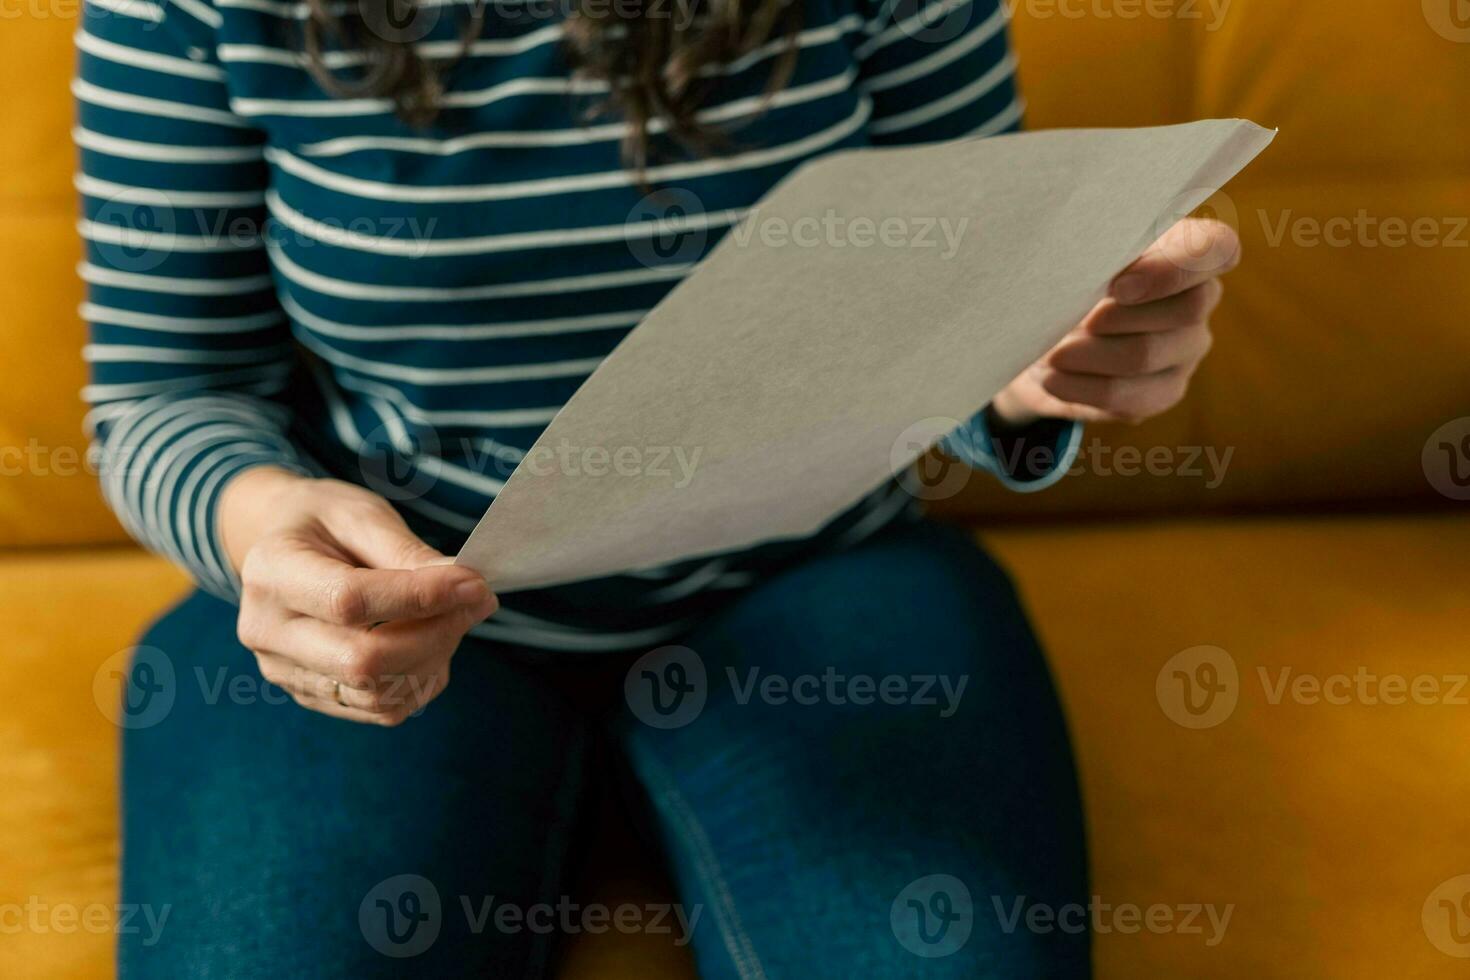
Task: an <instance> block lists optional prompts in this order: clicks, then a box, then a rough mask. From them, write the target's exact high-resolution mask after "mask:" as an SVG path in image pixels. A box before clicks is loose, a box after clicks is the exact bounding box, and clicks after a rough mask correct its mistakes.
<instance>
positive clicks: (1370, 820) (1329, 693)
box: [977, 517, 1470, 978]
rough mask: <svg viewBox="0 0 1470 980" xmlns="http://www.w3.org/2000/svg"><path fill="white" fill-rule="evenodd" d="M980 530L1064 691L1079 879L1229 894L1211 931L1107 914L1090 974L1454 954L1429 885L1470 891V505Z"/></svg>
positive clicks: (1462, 945)
mask: <svg viewBox="0 0 1470 980" xmlns="http://www.w3.org/2000/svg"><path fill="white" fill-rule="evenodd" d="M986 537H987V539H988V540H989V542H990V544H991V545H992V547H993V548H994V549H995V551H996V552H997V553H998V554H999V556H1000V557H1001V559H1002V561H1003V563H1005V564H1007V565H1008V566H1009V567H1010V569H1011V570H1012V572H1013V574H1014V576H1015V578H1016V579H1017V581H1018V582H1019V583H1020V585H1021V586H1022V592H1023V595H1024V598H1025V600H1026V602H1027V605H1028V606H1029V607H1030V610H1031V612H1032V614H1033V618H1034V620H1035V622H1036V623H1037V624H1038V626H1039V629H1040V633H1041V636H1042V639H1043V642H1044V645H1045V646H1046V648H1047V650H1048V652H1049V654H1050V657H1051V660H1052V665H1053V669H1054V670H1055V672H1056V674H1057V676H1058V681H1059V684H1060V686H1061V689H1062V693H1063V698H1064V701H1065V702H1066V705H1067V710H1068V715H1069V718H1070V721H1071V726H1072V731H1073V736H1074V739H1075V741H1076V743H1077V747H1078V752H1079V755H1080V765H1081V770H1082V783H1083V786H1082V789H1083V797H1084V799H1085V800H1086V806H1087V810H1088V814H1087V815H1088V826H1089V835H1090V843H1091V863H1092V867H1093V891H1094V892H1095V893H1096V894H1098V895H1099V896H1101V900H1102V901H1103V902H1104V903H1109V904H1111V905H1113V906H1114V907H1115V908H1116V907H1117V906H1119V905H1133V906H1136V907H1138V908H1140V909H1147V908H1149V907H1150V906H1152V905H1162V906H1172V907H1174V908H1175V909H1178V908H1179V907H1181V906H1187V905H1191V904H1201V905H1203V904H1211V903H1213V904H1214V905H1215V906H1216V908H1217V910H1221V914H1223V909H1224V907H1225V906H1228V905H1233V906H1234V911H1233V913H1232V916H1231V918H1230V920H1229V923H1228V926H1227V928H1226V930H1225V933H1224V938H1223V941H1221V942H1219V943H1218V944H1216V945H1214V946H1208V945H1206V943H1205V940H1206V939H1208V938H1209V934H1210V932H1209V927H1208V925H1206V928H1205V932H1204V934H1203V935H1201V934H1193V933H1182V932H1179V931H1164V932H1151V931H1149V930H1148V929H1147V928H1145V929H1142V930H1141V931H1139V932H1137V933H1134V934H1124V933H1121V932H1118V931H1116V928H1115V931H1113V932H1111V933H1109V934H1106V935H1099V936H1098V937H1097V944H1096V949H1097V964H1098V976H1099V977H1102V978H1125V977H1130V978H1131V977H1195V978H1212V977H1219V978H1237V977H1251V976H1256V977H1280V976H1284V975H1293V976H1317V977H1411V976H1412V977H1426V978H1428V977H1445V978H1449V977H1456V976H1462V975H1463V974H1464V969H1465V960H1464V959H1463V958H1464V957H1467V956H1470V940H1465V939H1464V938H1463V936H1464V929H1465V926H1466V924H1465V922H1463V921H1456V922H1454V924H1455V926H1456V927H1457V928H1458V929H1459V930H1460V936H1461V937H1462V938H1461V939H1460V940H1459V941H1456V939H1455V934H1454V933H1453V932H1452V931H1451V928H1450V926H1451V923H1452V920H1451V919H1450V916H1451V915H1452V914H1453V913H1451V912H1450V910H1449V908H1446V907H1445V906H1443V905H1441V904H1440V903H1441V902H1442V901H1446V902H1450V903H1452V905H1453V906H1455V907H1458V908H1459V909H1470V835H1467V834H1466V833H1465V831H1466V824H1465V814H1466V813H1467V812H1470V767H1467V766H1466V764H1465V752H1466V746H1470V684H1467V683H1466V681H1467V675H1470V660H1467V658H1466V656H1465V649H1466V647H1465V639H1464V637H1465V612H1466V601H1465V597H1466V596H1467V595H1470V563H1467V562H1466V561H1465V555H1466V554H1467V553H1470V521H1467V520H1464V519H1463V518H1450V517H1445V518H1438V519H1436V518H1432V517H1421V518H1412V519H1409V518H1404V519H1387V518H1371V519H1369V518H1343V519H1335V520H1301V521H1287V520H1254V521H1245V520H1232V521H1228V522H1216V523H1201V522H1180V523H1169V524H1160V525H1143V526H1127V525H1123V526H1115V527H1108V528H1095V529H1088V530H1075V531H1066V530H1044V531H1007V532H1004V533H995V534H990V535H987V536H986ZM1202 648H1203V649H1202ZM1232 668H1233V671H1234V679H1233V680H1232V674H1231V671H1232ZM1212 671H1213V673H1212ZM1186 680H1187V681H1189V682H1190V683H1191V686H1190V687H1189V688H1186V687H1185V681H1186ZM1201 681H1203V682H1209V685H1210V686H1211V687H1214V688H1216V689H1220V688H1223V689H1221V690H1217V692H1216V694H1215V695H1214V697H1213V700H1212V699H1211V698H1210V696H1209V695H1208V693H1207V691H1206V690H1205V688H1204V686H1203V685H1202V684H1201V683H1200V682H1201ZM1185 696H1188V697H1189V698H1190V699H1191V700H1190V704H1189V705H1186V704H1185V703H1184V700H1183V699H1184V697H1185ZM1191 709H1193V712H1192V711H1191ZM1194 712H1198V713H1194ZM977 907H978V908H979V909H980V910H981V912H982V913H983V912H985V911H989V909H990V906H989V905H988V904H987V902H986V900H985V899H981V898H977ZM1179 914H1181V915H1182V914H1183V913H1182V912H1181V913H1179ZM1120 915H1121V913H1118V914H1113V915H1112V916H1111V917H1106V918H1105V919H1104V922H1105V924H1107V925H1109V926H1110V927H1118V926H1121V925H1123V924H1124V920H1123V919H1122V918H1121V917H1120ZM1176 921H1177V920H1176Z"/></svg>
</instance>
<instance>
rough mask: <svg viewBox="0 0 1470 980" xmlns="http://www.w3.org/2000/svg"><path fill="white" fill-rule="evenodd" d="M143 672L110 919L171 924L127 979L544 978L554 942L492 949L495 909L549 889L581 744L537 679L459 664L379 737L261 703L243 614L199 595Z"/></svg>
mask: <svg viewBox="0 0 1470 980" xmlns="http://www.w3.org/2000/svg"><path fill="white" fill-rule="evenodd" d="M140 651H142V652H140V653H139V654H138V656H137V658H136V659H135V666H134V668H133V671H134V673H133V675H132V679H133V690H130V691H129V694H130V695H131V696H132V698H133V702H134V709H135V710H134V711H133V713H132V715H131V716H125V717H131V719H132V720H131V721H129V722H126V723H125V728H124V733H123V801H124V805H123V809H124V831H123V846H124V853H123V880H122V889H123V896H122V898H123V901H124V902H126V903H134V904H136V905H139V906H143V907H145V908H148V907H151V908H152V909H155V910H161V909H164V908H166V909H167V913H166V914H167V916H168V917H167V919H166V920H165V921H164V925H163V927H162V928H161V930H158V932H157V935H156V936H152V937H150V936H148V935H137V936H125V937H122V941H121V943H120V948H119V959H120V968H121V973H122V975H123V976H124V977H128V976H135V977H174V976H177V977H214V976H232V977H233V976H256V975H261V976H264V975H271V976H278V977H286V978H289V977H311V978H328V977H334V976H340V977H353V978H365V977H373V976H389V975H394V971H395V970H396V969H399V968H400V967H401V966H402V965H403V964H405V963H412V965H413V969H414V970H415V971H419V970H426V971H433V970H434V969H435V967H436V964H437V965H439V966H442V967H443V972H445V973H446V974H447V975H463V971H465V970H472V971H475V972H480V973H487V974H488V975H506V976H511V975H514V976H521V975H528V974H534V973H535V971H536V966H535V964H536V963H537V962H539V961H541V960H542V959H544V957H545V956H546V955H547V948H546V946H547V942H548V941H549V939H550V937H549V936H546V935H544V934H540V933H533V932H531V931H529V930H517V931H514V932H512V933H504V934H500V933H497V932H496V928H495V925H494V921H495V920H494V918H493V915H491V916H489V917H487V916H485V915H484V914H483V913H484V911H485V908H486V905H485V903H486V901H487V900H490V899H491V897H492V896H493V901H495V902H499V903H515V904H518V905H520V906H521V907H522V908H524V907H527V906H529V905H531V904H533V903H536V902H540V901H543V900H545V899H546V897H547V896H548V895H549V894H551V892H552V891H553V890H555V889H556V888H557V887H559V884H560V882H559V880H558V875H559V872H560V862H561V855H562V854H563V853H564V850H565V843H566V842H565V838H566V835H567V833H568V831H569V829H570V828H569V823H570V821H571V819H572V815H573V809H574V804H575V798H576V796H577V794H578V792H579V786H580V757H581V752H582V749H583V747H584V745H585V727H584V723H583V720H582V718H581V717H580V715H579V714H578V713H577V712H575V711H574V710H572V708H571V707H570V706H569V705H568V704H567V703H566V702H565V701H564V700H563V699H562V698H561V697H560V696H559V695H558V694H557V693H556V692H555V691H553V690H552V689H551V688H550V687H549V686H548V685H546V684H545V683H543V682H541V680H540V679H539V678H538V677H537V676H536V675H535V674H534V673H533V672H532V671H531V670H529V669H528V668H524V667H521V666H519V665H517V664H515V663H513V662H511V661H510V660H509V659H508V658H505V657H500V656H494V655H492V653H491V651H488V650H482V649H477V648H474V647H467V648H465V649H462V650H461V651H460V653H459V654H458V655H457V656H456V657H455V661H454V671H455V676H454V681H453V683H452V684H451V685H450V686H449V688H448V690H447V691H446V692H445V693H444V694H443V695H441V696H440V698H438V699H437V700H436V701H435V702H433V703H432V704H431V705H430V706H429V707H428V708H426V709H425V710H424V711H423V712H422V713H421V714H420V715H418V716H417V717H414V718H411V719H410V720H409V721H408V722H406V723H405V724H404V725H402V726H400V727H398V728H395V729H382V728H376V727H370V726H363V725H356V724H353V723H349V722H343V721H339V720H335V719H331V718H327V717H325V716H322V715H319V714H314V713H311V712H308V711H306V710H304V709H302V708H300V707H298V706H297V705H296V704H294V703H293V702H291V701H290V699H289V698H288V697H287V696H286V695H285V694H284V693H283V692H281V691H280V690H279V689H277V688H274V687H272V686H269V685H266V684H265V683H264V682H263V681H262V680H261V679H260V676H259V673H258V671H257V670H256V667H255V663H254V660H253V658H252V657H251V656H250V654H249V653H248V651H246V650H244V649H243V648H242V647H240V645H239V644H238V643H237V642H236V640H235V637H234V609H233V607H231V606H229V605H227V604H225V603H222V602H220V601H218V600H216V599H213V598H211V597H209V596H206V595H203V594H200V593H196V594H195V595H194V596H192V597H190V598H189V599H187V600H186V601H185V602H183V603H182V604H181V605H180V606H178V607H177V608H175V609H174V610H172V611H171V612H169V613H168V614H167V615H165V616H164V617H163V618H162V619H161V620H160V621H159V622H158V623H157V624H156V625H155V626H154V627H153V628H152V629H151V630H150V631H149V633H148V634H147V635H146V636H145V638H144V639H143V641H142V643H141V644H140ZM149 698H157V699H158V700H157V701H155V702H153V703H152V704H149V703H147V701H148V699H149ZM150 939H152V940H153V941H151V942H149V941H148V940H150ZM410 954H412V955H413V957H414V958H413V959H412V960H406V959H403V958H402V957H404V956H406V955H410Z"/></svg>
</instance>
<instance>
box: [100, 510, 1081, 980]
mask: <svg viewBox="0 0 1470 980" xmlns="http://www.w3.org/2000/svg"><path fill="white" fill-rule="evenodd" d="M233 619H234V610H233V607H231V606H229V605H227V604H225V603H223V602H221V601H219V600H218V599H215V598H212V597H210V596H208V595H205V594H203V593H196V594H194V595H192V596H191V597H189V598H188V599H187V600H185V601H184V602H183V603H182V604H181V605H180V606H178V607H177V608H175V609H174V610H173V611H171V612H170V613H168V614H167V615H165V616H164V617H163V618H162V619H161V620H160V621H159V622H158V623H157V624H156V625H155V626H154V627H153V628H152V629H151V630H150V631H149V633H148V634H147V636H146V637H145V638H144V640H143V641H142V644H141V646H140V652H139V653H138V655H137V656H136V657H135V661H134V668H133V673H132V675H131V680H132V685H131V687H132V689H131V690H129V692H128V694H129V697H130V703H131V704H132V705H133V708H134V713H133V714H132V715H131V717H132V719H133V722H132V723H129V724H128V727H126V728H125V732H124V751H123V806H124V834H123V837H124V841H123V842H124V854H123V874H122V891H123V895H122V900H123V902H125V903H132V904H136V905H140V906H148V907H150V909H151V910H152V911H153V912H154V914H155V916H156V915H157V914H158V910H161V909H165V908H166V909H167V918H166V919H165V920H164V924H163V926H162V928H161V929H159V930H156V931H148V930H139V931H138V932H136V933H131V934H124V935H122V936H121V938H120V943H119V957H120V971H121V975H122V976H123V977H124V980H136V978H144V977H146V978H154V977H160V978H161V977H170V978H171V977H180V978H182V977H189V978H206V980H207V978H216V977H262V976H270V977H272V978H281V980H288V978H298V977H300V978H308V977H309V978H313V980H315V978H336V977H341V978H344V980H345V978H349V977H350V978H354V980H360V978H372V977H400V976H413V977H418V976H426V977H427V976H489V977H521V976H540V975H545V973H546V972H547V971H548V970H549V969H551V968H552V965H553V964H554V953H555V949H554V946H555V942H556V935H555V930H552V929H551V928H550V925H551V922H550V918H551V916H550V913H548V914H547V917H546V918H543V919H542V920H540V921H539V925H541V926H543V928H530V925H529V924H528V923H529V920H524V919H522V918H520V917H519V916H524V915H527V914H533V915H534V911H533V910H534V909H535V908H536V907H537V906H538V905H542V906H543V908H544V907H545V906H547V905H549V906H552V907H555V906H556V905H557V904H558V902H561V903H562V904H563V905H565V904H566V898H565V897H564V896H565V891H566V887H567V883H566V875H567V872H568V866H569V863H570V861H569V857H568V855H569V854H571V853H574V852H575V847H574V845H575V844H576V843H577V841H578V840H580V839H581V837H582V835H584V834H586V833H587V832H588V828H587V826H586V825H585V821H584V820H583V817H584V816H585V815H586V813H587V812H588V810H587V808H586V807H584V806H582V805H581V804H582V801H583V800H584V798H585V795H586V794H585V788H586V786H587V785H588V782H589V779H590V778H591V776H592V773H590V772H589V770H590V769H593V768H598V769H600V768H601V767H592V766H589V765H588V763H587V759H588V758H589V753H591V757H592V758H602V757H604V755H605V754H607V753H614V754H615V755H614V756H613V757H614V758H617V759H620V760H621V765H620V766H619V767H618V768H619V771H624V772H626V773H628V774H630V780H631V782H630V785H629V786H628V787H627V789H628V791H629V792H628V796H629V798H630V799H632V800H633V802H634V808H635V810H636V812H637V814H638V816H639V818H640V820H641V825H642V829H643V830H644V831H645V832H646V833H647V835H648V836H649V837H650V838H651V839H653V840H655V841H657V842H659V843H660V844H661V846H662V848H663V850H664V852H665V853H666V854H667V855H668V859H669V864H670V867H671V870H672V872H673V876H674V879H675V881H676V883H677V885H678V891H679V898H678V909H677V910H676V912H675V914H671V915H669V916H667V919H666V927H670V928H672V930H673V931H674V932H675V934H678V933H679V931H680V930H681V929H682V928H683V925H682V923H685V922H687V923H688V928H689V930H690V933H691V935H692V941H693V946H694V950H695V955H696V959H697V962H698V966H699V970H700V974H701V976H704V977H709V978H735V977H738V978H751V977H768V978H785V977H791V978H809V977H843V978H847V977H967V978H973V977H1004V978H1008V980H1014V978H1027V977H1038V978H1041V977H1045V978H1067V977H1080V976H1086V975H1087V972H1088V937H1087V935H1086V934H1085V933H1082V932H1077V931H1065V930H1062V929H1059V928H1047V929H1028V928H1027V916H1026V912H1027V911H1028V910H1030V909H1032V908H1035V907H1038V906H1044V907H1048V908H1050V909H1051V910H1057V909H1061V908H1063V907H1064V906H1066V905H1067V904H1069V903H1077V904H1081V905H1085V903H1086V896H1087V894H1088V885H1087V876H1086V857H1085V848H1084V838H1083V825H1082V812H1081V806H1080V802H1079V799H1078V793H1077V789H1076V781H1075V775H1074V771H1073V763H1072V758H1071V753H1070V749H1069V746H1068V742H1067V735H1066V729H1065V725H1064V723H1063V720H1062V715H1061V712H1060V710H1059V707H1058V703H1057V700H1056V696H1055V693H1054V690H1053V687H1052V684H1051V680H1050V677H1049V674H1048V671H1047V667H1046V664H1045V661H1044V659H1043V658H1042V656H1041V654H1040V651H1039V650H1038V648H1037V645H1036V642H1035V640H1034V639H1033V637H1032V634H1031V631H1030V629H1029V627H1028V625H1027V623H1026V620H1025V617H1024V614H1023V612H1022V610H1021V608H1020V606H1019V604H1018V603H1017V601H1016V597H1015V595H1014V593H1013V591H1012V589H1011V587H1010V585H1009V583H1008V581H1007V580H1006V578H1005V576H1004V575H1003V574H1002V573H1001V572H1000V570H999V569H998V568H997V567H996V566H995V565H994V563H993V562H991V561H990V559H988V558H987V557H986V556H985V555H984V554H983V553H982V552H980V551H979V550H977V549H976V548H975V547H974V545H973V544H972V543H971V542H970V541H969V540H968V538H967V537H966V536H964V535H962V534H961V533H959V532H956V531H952V530H948V529H944V528H940V527H937V526H933V525H929V524H924V523H920V524H912V525H907V526H904V527H898V528H893V529H890V530H888V531H886V532H884V533H882V534H881V535H879V536H877V537H875V538H873V539H871V540H869V541H868V542H866V543H864V544H863V545H861V546H858V547H856V548H854V549H852V550H849V551H847V552H843V553H839V554H833V555H828V556H826V557H822V558H819V559H816V560H813V561H809V562H806V563H804V564H800V565H798V566H796V567H794V568H791V569H788V570H786V571H784V572H781V573H778V574H777V575H775V576H773V577H772V578H770V579H768V580H766V581H764V582H762V583H761V584H760V585H758V586H757V587H755V588H753V589H752V590H750V591H749V592H747V593H745V594H743V595H741V596H739V597H738V598H735V599H733V600H732V601H731V602H730V603H729V604H728V605H727V606H726V607H725V608H724V609H723V610H722V611H720V612H719V613H717V614H715V615H714V616H712V617H711V618H710V619H709V620H707V621H706V622H705V623H704V624H703V625H701V626H700V627H699V628H697V629H696V630H694V631H693V632H692V633H691V634H690V635H688V636H687V637H685V638H684V639H683V640H682V641H681V643H680V644H679V645H678V646H677V647H669V648H662V649H660V650H658V651H653V652H650V653H648V654H645V655H643V656H642V657H639V658H638V659H637V660H636V661H634V660H633V658H631V657H628V658H622V659H613V658H597V659H596V660H595V661H593V660H589V659H587V658H582V659H581V660H569V659H567V658H565V657H562V658H556V657H553V658H550V659H551V660H552V661H554V662H551V663H548V662H547V660H548V658H547V656H546V655H544V654H541V655H537V654H535V653H533V652H531V651H523V650H514V649H509V648H505V647H496V646H492V645H489V644H485V643H480V642H477V641H472V642H469V643H467V644H466V646H465V647H464V648H462V649H461V651H460V652H459V654H458V655H457V656H456V657H455V661H454V677H453V680H452V682H451V684H450V686H449V688H448V690H447V691H446V692H445V693H444V694H443V695H442V696H441V697H440V698H439V699H438V700H436V701H435V702H434V703H433V704H431V705H430V706H429V707H428V708H427V709H425V710H424V711H423V712H422V713H421V714H420V715H418V716H417V717H415V718H413V719H411V720H410V721H409V722H407V723H406V724H405V725H403V726H401V727H400V728H397V729H378V728H370V727H363V726H358V725H354V724H351V723H347V722H341V721H336V720H333V719H329V718H326V717H323V716H320V715H315V714H311V713H309V712H306V711H304V710H302V709H301V708H299V707H297V706H296V705H295V704H293V703H291V702H290V701H289V699H286V698H285V696H284V695H282V694H281V693H280V692H279V691H278V690H276V689H274V688H272V687H269V686H268V685H264V684H263V683H262V682H260V681H259V679H258V674H257V673H256V670H255V665H254V661H253V658H252V657H251V656H250V654H249V653H248V652H247V651H246V650H244V649H243V648H241V647H240V646H239V644H238V643H237V642H236V641H235V638H234V627H233ZM145 667H146V668H147V669H146V670H145V669H144V668H145ZM155 697H156V698H159V699H161V700H160V701H158V702H152V703H150V699H151V698H155ZM160 709H161V710H160ZM507 910H509V911H507ZM1018 916H1019V917H1018ZM584 921H585V920H584ZM643 921H644V922H648V921H649V920H647V919H645V920H643Z"/></svg>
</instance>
